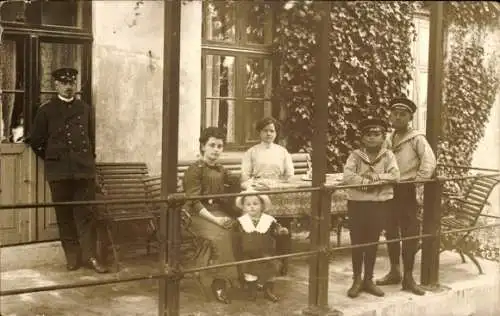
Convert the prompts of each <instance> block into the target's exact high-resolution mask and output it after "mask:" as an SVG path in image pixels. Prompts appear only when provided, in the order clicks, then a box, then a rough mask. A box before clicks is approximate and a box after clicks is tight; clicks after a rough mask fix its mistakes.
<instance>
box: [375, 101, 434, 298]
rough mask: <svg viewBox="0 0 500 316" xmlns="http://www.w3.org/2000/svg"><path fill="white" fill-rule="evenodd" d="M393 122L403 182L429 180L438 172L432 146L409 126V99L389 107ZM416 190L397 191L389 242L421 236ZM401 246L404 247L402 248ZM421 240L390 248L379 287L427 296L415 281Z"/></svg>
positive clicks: (391, 140) (402, 187) (406, 186)
mask: <svg viewBox="0 0 500 316" xmlns="http://www.w3.org/2000/svg"><path fill="white" fill-rule="evenodd" d="M390 107H391V114H390V120H391V123H392V127H393V128H394V132H393V133H392V134H391V135H390V137H389V140H388V142H387V143H386V145H388V148H390V149H391V150H392V151H393V152H394V155H395V156H396V160H397V162H398V168H399V170H400V173H401V178H400V180H401V181H410V180H424V179H430V178H432V176H433V175H434V172H435V169H436V157H435V155H434V152H433V151H432V148H431V146H430V145H429V143H428V142H427V139H426V138H425V134H423V133H420V132H418V131H416V130H414V129H412V128H411V127H410V126H409V123H410V122H411V120H412V119H413V115H414V114H415V112H416V110H417V106H416V105H415V103H413V101H411V100H409V99H406V98H398V99H394V100H392V101H391V103H390ZM416 190H417V186H416V185H415V184H414V183H405V184H399V185H397V186H396V187H395V188H394V202H393V206H392V207H391V210H390V211H389V216H388V218H387V219H388V221H387V223H386V227H385V230H386V238H387V239H397V238H399V236H402V237H409V236H416V235H418V234H419V232H420V231H419V227H420V226H419V221H418V219H417V211H418V203H417V195H416ZM401 245H402V246H401ZM417 246H418V240H417V239H413V240H405V241H403V242H402V243H400V242H392V243H388V244H387V249H388V252H389V259H390V262H391V269H390V271H389V273H388V274H387V275H386V276H384V277H383V278H382V279H380V280H377V285H389V284H401V285H402V289H403V290H404V291H408V292H411V293H413V294H416V295H424V294H425V291H424V289H423V288H422V287H421V286H419V285H418V284H417V283H416V282H415V280H414V278H413V267H414V264H415V254H416V252H417ZM400 256H401V257H402V259H403V269H404V270H403V275H401V269H400V263H399V258H400Z"/></svg>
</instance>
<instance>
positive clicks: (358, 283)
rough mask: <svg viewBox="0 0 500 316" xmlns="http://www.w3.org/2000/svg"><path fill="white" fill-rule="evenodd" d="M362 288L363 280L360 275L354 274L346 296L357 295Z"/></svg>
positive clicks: (352, 296)
mask: <svg viewBox="0 0 500 316" xmlns="http://www.w3.org/2000/svg"><path fill="white" fill-rule="evenodd" d="M362 289H363V281H362V280H361V276H354V278H353V282H352V286H351V288H350V289H349V290H348V291H347V296H349V297H350V298H355V297H358V296H359V293H360V292H361V290H362Z"/></svg>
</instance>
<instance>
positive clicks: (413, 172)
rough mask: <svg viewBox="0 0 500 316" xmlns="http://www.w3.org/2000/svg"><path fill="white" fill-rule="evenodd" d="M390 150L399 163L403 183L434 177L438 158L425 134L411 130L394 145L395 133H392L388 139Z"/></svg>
mask: <svg viewBox="0 0 500 316" xmlns="http://www.w3.org/2000/svg"><path fill="white" fill-rule="evenodd" d="M388 148H390V149H391V150H392V152H393V153H394V155H395V156H396V159H397V161H398V167H399V171H400V173H401V179H400V180H401V181H404V180H414V179H429V178H431V177H432V176H433V175H434V171H435V169H436V156H435V155H434V152H433V151H432V148H431V146H430V145H429V143H428V142H427V139H426V138H425V134H423V133H421V132H418V131H416V130H413V129H411V128H410V129H408V131H407V132H406V133H405V134H404V135H403V137H402V138H401V139H400V140H399V141H398V142H397V143H394V133H391V134H390V136H389V138H388Z"/></svg>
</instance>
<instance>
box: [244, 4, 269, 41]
mask: <svg viewBox="0 0 500 316" xmlns="http://www.w3.org/2000/svg"><path fill="white" fill-rule="evenodd" d="M249 7H250V8H249V10H248V11H246V12H245V15H246V17H247V25H246V27H245V33H246V39H247V42H248V43H251V44H270V43H271V41H272V38H271V36H272V35H271V25H270V23H271V13H272V11H271V5H270V4H269V3H251V4H250V5H249Z"/></svg>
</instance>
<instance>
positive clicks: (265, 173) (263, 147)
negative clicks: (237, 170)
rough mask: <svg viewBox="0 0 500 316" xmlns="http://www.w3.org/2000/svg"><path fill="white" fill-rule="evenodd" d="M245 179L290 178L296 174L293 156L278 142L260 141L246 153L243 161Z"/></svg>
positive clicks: (242, 172)
mask: <svg viewBox="0 0 500 316" xmlns="http://www.w3.org/2000/svg"><path fill="white" fill-rule="evenodd" d="M241 175H242V178H243V179H249V178H256V179H259V178H263V179H285V180H286V179H288V178H290V177H292V176H293V175H294V167H293V161H292V156H291V155H290V153H289V152H288V150H286V148H285V147H283V146H280V145H278V144H274V143H272V144H265V143H260V144H257V145H255V146H253V147H252V148H250V149H249V150H247V152H246V153H245V155H244V156H243V159H242V161H241Z"/></svg>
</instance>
